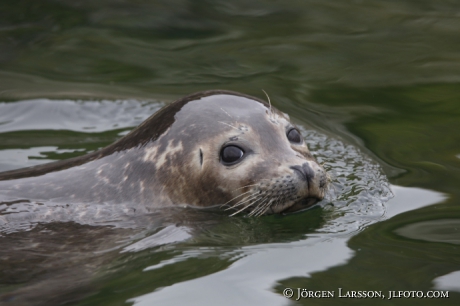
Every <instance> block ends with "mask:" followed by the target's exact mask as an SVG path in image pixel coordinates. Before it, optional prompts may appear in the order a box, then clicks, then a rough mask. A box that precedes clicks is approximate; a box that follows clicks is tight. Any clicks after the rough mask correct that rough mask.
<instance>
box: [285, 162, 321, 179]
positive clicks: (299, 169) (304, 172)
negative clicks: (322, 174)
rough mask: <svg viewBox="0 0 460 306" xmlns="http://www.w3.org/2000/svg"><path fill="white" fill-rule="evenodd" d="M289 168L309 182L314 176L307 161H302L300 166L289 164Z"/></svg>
mask: <svg viewBox="0 0 460 306" xmlns="http://www.w3.org/2000/svg"><path fill="white" fill-rule="evenodd" d="M290 168H291V169H292V170H294V171H295V172H296V173H297V174H298V175H300V177H301V178H302V179H303V180H304V181H307V182H310V181H311V180H312V179H313V178H314V177H315V172H314V171H313V169H312V168H311V167H310V165H309V164H308V163H304V164H303V165H302V166H291V167H290Z"/></svg>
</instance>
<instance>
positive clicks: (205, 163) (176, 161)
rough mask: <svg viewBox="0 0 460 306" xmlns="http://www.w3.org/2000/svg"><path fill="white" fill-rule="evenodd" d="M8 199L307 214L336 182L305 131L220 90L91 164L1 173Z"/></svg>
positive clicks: (149, 125) (162, 115)
mask: <svg viewBox="0 0 460 306" xmlns="http://www.w3.org/2000/svg"><path fill="white" fill-rule="evenodd" d="M0 181H2V182H0V197H2V198H1V199H0V201H6V200H8V201H10V203H13V202H14V201H24V199H26V200H27V201H30V200H31V199H33V200H35V201H52V202H53V203H65V204H66V205H69V203H74V202H80V203H87V204H104V205H107V204H108V205H121V204H125V206H124V207H129V208H133V209H134V210H136V209H141V210H142V211H147V212H150V211H153V210H154V209H157V208H160V207H170V206H178V205H179V206H183V205H190V206H197V207H211V206H216V205H218V206H222V207H225V208H226V209H230V210H231V211H232V215H234V214H236V213H239V212H243V211H245V212H247V213H248V214H249V215H254V216H260V215H264V214H271V213H282V212H290V211H295V210H299V209H302V208H306V207H309V206H311V205H313V204H315V203H316V202H317V201H319V200H321V199H323V197H324V195H325V191H326V187H327V175H326V172H325V171H324V169H323V168H322V166H320V165H319V164H318V163H317V162H316V160H315V159H314V157H313V156H312V155H311V153H310V151H309V149H308V147H307V145H306V143H305V141H304V139H303V137H302V136H301V133H300V131H299V129H298V128H297V127H296V126H295V125H294V124H292V123H291V122H290V120H289V117H288V115H286V114H284V113H282V112H280V111H279V110H277V109H275V108H274V107H272V106H271V104H269V103H267V102H265V101H263V100H260V99H258V98H255V97H251V96H247V95H244V94H241V93H237V92H231V91H224V90H211V91H203V92H198V93H195V94H192V95H189V96H186V97H184V98H181V99H179V100H177V101H175V102H173V103H171V104H169V105H167V106H165V107H164V108H162V109H161V110H160V111H158V112H157V113H155V114H153V115H152V116H151V117H149V118H148V119H147V120H145V121H144V122H143V123H142V124H141V125H139V126H138V127H137V128H135V129H134V130H132V131H131V132H130V133H129V134H127V135H126V136H124V137H122V138H121V139H120V140H118V141H116V142H115V143H113V144H111V145H109V146H107V147H105V148H102V149H100V150H98V151H95V152H92V153H89V154H87V155H84V156H80V157H76V158H72V159H68V160H64V161H58V162H53V163H49V164H44V165H40V166H35V167H30V168H24V169H19V170H13V171H8V172H3V173H0Z"/></svg>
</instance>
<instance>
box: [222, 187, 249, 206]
mask: <svg viewBox="0 0 460 306" xmlns="http://www.w3.org/2000/svg"><path fill="white" fill-rule="evenodd" d="M250 192H252V190H249V191H247V192H245V193H242V194H239V195H237V196H236V197H234V198H232V199H231V200H229V201H227V202H226V203H224V204H222V205H221V207H222V206H225V205H227V204H228V203H230V202H231V201H233V200H235V199H236V198H239V197H241V196H244V195H245V194H247V193H250ZM240 201H241V200H240Z"/></svg>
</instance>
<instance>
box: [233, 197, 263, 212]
mask: <svg viewBox="0 0 460 306" xmlns="http://www.w3.org/2000/svg"><path fill="white" fill-rule="evenodd" d="M258 196H259V195H258V194H256V193H254V194H252V195H249V196H247V197H246V198H244V199H242V200H240V201H239V202H237V203H236V204H235V205H233V206H231V207H229V208H227V209H226V210H229V209H232V208H235V207H238V206H241V205H243V204H244V203H246V202H248V201H252V200H253V199H254V198H256V197H258Z"/></svg>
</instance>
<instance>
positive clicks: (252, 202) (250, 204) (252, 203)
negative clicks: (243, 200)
mask: <svg viewBox="0 0 460 306" xmlns="http://www.w3.org/2000/svg"><path fill="white" fill-rule="evenodd" d="M266 197H267V196H265V197H264V198H259V199H255V200H254V199H253V201H251V203H249V204H248V205H246V206H244V207H243V208H241V209H240V210H238V211H237V212H234V213H233V214H231V215H230V216H231V217H233V216H234V215H236V214H238V213H240V212H242V211H243V210H245V209H247V208H248V207H249V206H252V205H254V204H255V203H257V202H258V201H260V200H264V199H265V198H266Z"/></svg>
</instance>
